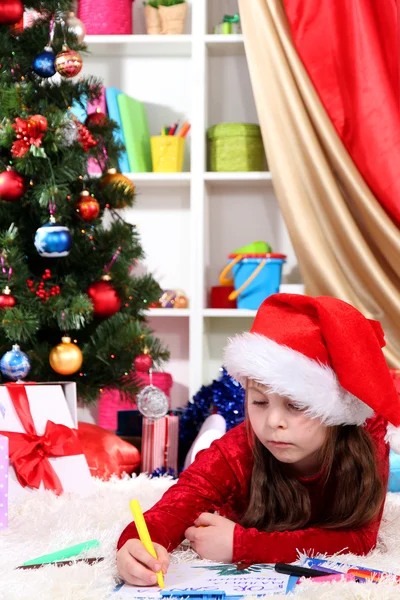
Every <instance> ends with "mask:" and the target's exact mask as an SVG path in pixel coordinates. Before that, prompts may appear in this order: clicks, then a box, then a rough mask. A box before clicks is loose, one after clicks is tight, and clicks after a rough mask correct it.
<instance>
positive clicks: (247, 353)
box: [224, 333, 374, 425]
mask: <svg viewBox="0 0 400 600" xmlns="http://www.w3.org/2000/svg"><path fill="white" fill-rule="evenodd" d="M224 364H225V366H226V368H227V370H228V372H229V373H230V375H231V376H232V377H234V379H236V380H237V381H238V382H239V383H241V384H242V385H245V382H246V379H247V378H250V379H254V380H255V381H258V382H259V383H261V384H263V385H267V386H268V387H269V388H270V389H271V391H272V392H274V393H276V394H280V395H282V396H287V397H289V398H291V399H292V400H293V401H294V402H295V404H296V406H298V407H299V408H302V409H306V414H307V415H309V416H310V417H317V418H319V419H321V421H322V422H323V423H325V425H363V424H364V423H365V421H366V420H367V419H368V418H369V417H371V416H372V415H373V413H374V411H373V410H372V408H370V407H369V406H368V405H367V404H365V403H364V402H362V401H361V400H359V399H358V398H357V397H356V396H353V394H351V393H350V392H348V391H346V390H345V389H343V388H342V387H341V385H340V383H339V381H338V379H337V377H336V375H335V372H334V371H333V369H331V367H329V366H326V365H323V364H322V363H320V362H317V361H316V360H313V359H311V358H308V357H307V356H304V354H301V353H300V352H297V351H296V350H293V349H292V348H289V347H288V346H283V345H280V344H278V343H277V342H274V341H273V340H270V339H269V338H267V337H265V336H263V335H259V334H257V333H243V334H241V335H238V336H236V337H235V338H232V339H230V340H229V342H228V345H227V347H226V349H225V362H224Z"/></svg>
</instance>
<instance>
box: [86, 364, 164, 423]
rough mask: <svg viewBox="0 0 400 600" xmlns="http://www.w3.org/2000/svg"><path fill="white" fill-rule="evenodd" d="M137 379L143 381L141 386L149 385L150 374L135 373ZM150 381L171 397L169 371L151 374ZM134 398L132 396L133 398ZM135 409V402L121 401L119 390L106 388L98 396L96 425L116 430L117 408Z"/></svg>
mask: <svg viewBox="0 0 400 600" xmlns="http://www.w3.org/2000/svg"><path fill="white" fill-rule="evenodd" d="M137 377H138V379H141V380H142V381H143V387H144V386H146V385H150V375H149V374H148V373H137ZM152 383H153V385H155V386H156V387H158V388H160V390H162V391H163V392H164V394H166V396H168V398H169V400H170V399H171V388H172V383H173V381H172V376H171V374H170V373H158V372H154V371H153V374H152ZM134 399H135V398H133V400H134ZM134 409H136V404H135V402H129V401H126V400H125V401H122V402H121V393H120V391H119V390H117V389H114V388H107V389H105V390H104V392H103V393H102V394H101V396H100V400H99V413H98V419H97V421H98V423H97V424H98V425H99V426H100V427H103V429H108V431H114V432H115V431H117V426H118V425H117V412H118V411H119V410H134Z"/></svg>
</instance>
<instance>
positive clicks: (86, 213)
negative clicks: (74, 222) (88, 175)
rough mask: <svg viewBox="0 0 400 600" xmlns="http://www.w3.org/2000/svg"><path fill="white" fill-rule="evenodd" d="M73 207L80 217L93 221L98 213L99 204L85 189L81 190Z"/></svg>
mask: <svg viewBox="0 0 400 600" xmlns="http://www.w3.org/2000/svg"><path fill="white" fill-rule="evenodd" d="M75 209H76V211H77V212H78V213H79V215H80V217H81V218H82V219H83V220H84V221H87V222H90V221H94V219H97V217H98V216H99V214H100V204H99V203H98V202H97V200H96V198H92V197H91V195H90V194H89V192H88V191H87V190H83V192H81V194H80V199H79V200H78V201H77V203H76V204H75Z"/></svg>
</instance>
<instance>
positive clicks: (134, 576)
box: [117, 540, 169, 587]
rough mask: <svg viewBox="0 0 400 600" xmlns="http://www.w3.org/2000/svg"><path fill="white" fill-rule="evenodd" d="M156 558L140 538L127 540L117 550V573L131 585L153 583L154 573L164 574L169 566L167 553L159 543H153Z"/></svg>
mask: <svg viewBox="0 0 400 600" xmlns="http://www.w3.org/2000/svg"><path fill="white" fill-rule="evenodd" d="M154 549H155V551H156V554H157V557H158V558H157V559H156V558H154V557H153V556H151V554H149V553H148V552H147V550H146V548H145V547H144V546H143V544H142V542H141V541H140V540H128V541H127V542H126V543H125V544H124V545H123V546H122V548H121V549H120V550H118V552H117V569H118V574H119V575H120V577H122V579H124V581H126V582H127V583H130V584H132V585H140V586H142V587H143V586H146V585H155V584H156V583H157V577H156V573H157V572H158V571H162V572H163V573H164V574H165V573H166V572H167V571H168V567H169V554H168V552H167V551H166V549H165V548H164V546H160V544H154Z"/></svg>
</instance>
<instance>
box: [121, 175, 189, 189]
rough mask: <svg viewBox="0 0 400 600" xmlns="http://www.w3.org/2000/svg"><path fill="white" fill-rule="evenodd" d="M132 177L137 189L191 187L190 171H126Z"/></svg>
mask: <svg viewBox="0 0 400 600" xmlns="http://www.w3.org/2000/svg"><path fill="white" fill-rule="evenodd" d="M124 175H126V177H129V179H131V180H132V181H133V182H134V183H135V185H136V187H137V191H138V192H139V193H140V190H141V189H143V188H151V187H185V188H188V187H190V181H191V174H190V173H124Z"/></svg>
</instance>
